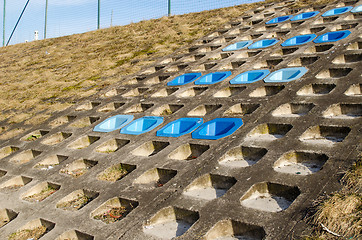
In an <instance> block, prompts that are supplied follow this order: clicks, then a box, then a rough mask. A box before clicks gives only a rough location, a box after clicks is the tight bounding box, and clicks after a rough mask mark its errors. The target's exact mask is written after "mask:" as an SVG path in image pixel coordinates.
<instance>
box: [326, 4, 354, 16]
mask: <svg viewBox="0 0 362 240" xmlns="http://www.w3.org/2000/svg"><path fill="white" fill-rule="evenodd" d="M352 8H353V7H351V6H348V7H340V8H333V9H331V10H329V11H327V12H325V13H323V14H322V17H330V16H335V15H339V14H343V13H346V12H349V11H351V10H352Z"/></svg>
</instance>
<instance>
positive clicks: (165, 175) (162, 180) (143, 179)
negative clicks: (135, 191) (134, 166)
mask: <svg viewBox="0 0 362 240" xmlns="http://www.w3.org/2000/svg"><path fill="white" fill-rule="evenodd" d="M176 174H177V171H176V170H172V169H164V168H153V169H150V170H148V171H146V172H144V173H143V174H142V175H141V176H139V177H138V178H136V179H135V181H134V182H133V183H134V184H137V185H139V186H141V187H146V188H155V187H156V188H157V187H162V186H163V185H165V184H166V183H167V182H169V181H170V180H171V179H172V178H173V177H175V176H176Z"/></svg>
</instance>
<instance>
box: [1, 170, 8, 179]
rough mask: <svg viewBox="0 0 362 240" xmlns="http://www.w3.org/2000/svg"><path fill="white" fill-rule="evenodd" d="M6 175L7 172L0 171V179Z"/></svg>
mask: <svg viewBox="0 0 362 240" xmlns="http://www.w3.org/2000/svg"><path fill="white" fill-rule="evenodd" d="M6 173H7V171H5V170H1V169H0V178H1V177H3V176H5V175H6Z"/></svg>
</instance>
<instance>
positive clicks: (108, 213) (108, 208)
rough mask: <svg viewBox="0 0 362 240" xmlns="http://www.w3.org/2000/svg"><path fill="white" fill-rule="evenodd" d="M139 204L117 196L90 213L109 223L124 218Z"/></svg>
mask: <svg viewBox="0 0 362 240" xmlns="http://www.w3.org/2000/svg"><path fill="white" fill-rule="evenodd" d="M137 206H138V202H137V201H134V200H129V199H126V198H118V197H115V198H111V199H109V200H108V201H106V202H105V203H103V204H102V205H101V206H99V207H98V208H96V209H95V210H94V211H93V212H91V214H90V215H91V218H93V219H95V220H100V221H102V222H104V223H106V224H109V223H114V222H118V221H120V220H122V219H123V218H125V217H126V216H127V215H128V214H129V213H130V212H131V211H132V210H133V209H135V208H136V207H137Z"/></svg>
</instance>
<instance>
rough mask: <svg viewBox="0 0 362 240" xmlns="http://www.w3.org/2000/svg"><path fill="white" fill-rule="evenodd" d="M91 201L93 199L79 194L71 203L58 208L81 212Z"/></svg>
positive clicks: (60, 204)
mask: <svg viewBox="0 0 362 240" xmlns="http://www.w3.org/2000/svg"><path fill="white" fill-rule="evenodd" d="M90 201H91V198H89V197H88V196H86V195H84V194H78V195H77V197H76V198H75V199H73V200H71V201H68V202H64V203H59V204H57V208H63V209H65V210H70V211H74V210H79V209H80V208H82V207H84V206H85V205H86V204H87V203H88V202H90Z"/></svg>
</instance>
